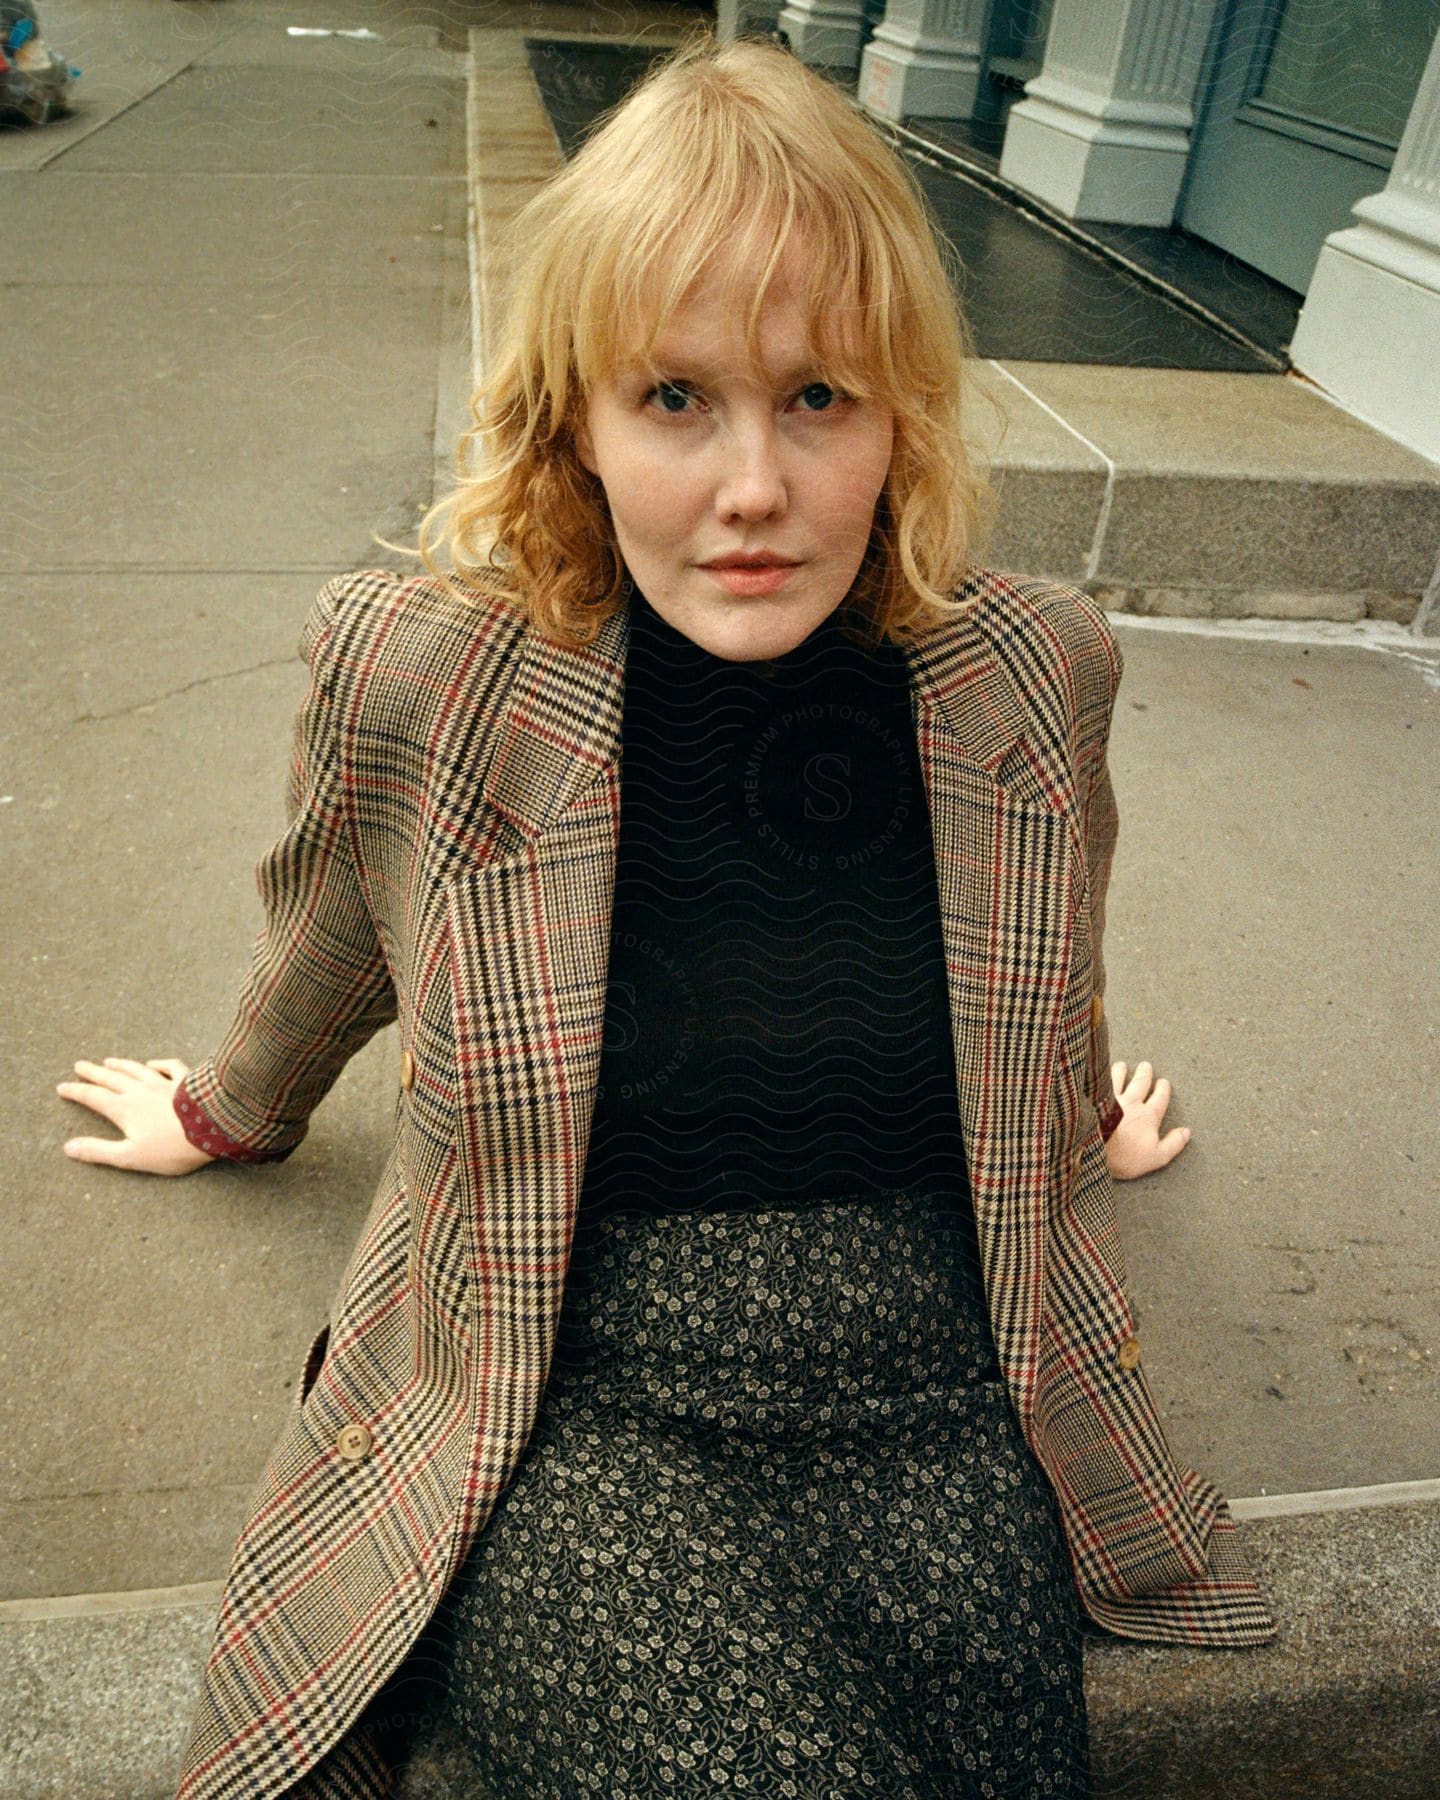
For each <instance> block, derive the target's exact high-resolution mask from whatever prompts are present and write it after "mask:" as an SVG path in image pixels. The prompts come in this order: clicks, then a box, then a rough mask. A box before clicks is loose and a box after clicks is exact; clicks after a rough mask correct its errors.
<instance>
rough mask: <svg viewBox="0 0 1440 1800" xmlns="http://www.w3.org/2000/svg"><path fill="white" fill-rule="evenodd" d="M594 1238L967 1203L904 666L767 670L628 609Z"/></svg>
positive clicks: (929, 848)
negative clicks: (851, 1207)
mask: <svg viewBox="0 0 1440 1800" xmlns="http://www.w3.org/2000/svg"><path fill="white" fill-rule="evenodd" d="M620 792H621V803H620V845H619V858H618V865H617V870H616V887H615V905H614V917H613V922H612V933H611V945H610V971H609V989H608V994H607V1000H606V1015H605V1033H604V1040H603V1048H602V1053H601V1062H600V1081H599V1091H598V1096H597V1100H596V1108H595V1115H594V1120H593V1123H592V1127H591V1133H590V1144H589V1151H588V1155H587V1159H586V1169H585V1183H584V1191H583V1193H582V1196H581V1215H582V1219H583V1218H584V1217H587V1216H588V1217H591V1218H593V1217H595V1216H596V1215H597V1214H598V1213H601V1212H604V1211H609V1210H613V1209H617V1208H624V1209H626V1210H630V1209H634V1208H637V1207H638V1208H644V1209H676V1210H680V1209H695V1208H716V1207H721V1208H735V1207H744V1208H758V1207H762V1206H775V1205H782V1206H784V1205H794V1204H797V1203H803V1202H805V1201H807V1200H810V1199H818V1198H834V1197H839V1196H845V1195H858V1194H867V1193H873V1192H875V1191H876V1190H880V1189H891V1190H894V1189H908V1190H911V1191H917V1192H918V1191H925V1192H931V1193H934V1192H937V1191H950V1192H953V1193H954V1194H956V1196H957V1197H958V1198H961V1199H964V1200H965V1202H966V1203H965V1204H964V1205H963V1206H962V1207H961V1209H960V1210H961V1212H962V1214H963V1215H964V1216H965V1217H967V1218H968V1216H969V1213H970V1207H969V1204H968V1182H967V1178H966V1172H965V1153H964V1146H963V1141H962V1138H961V1130H960V1116H959V1107H958V1102H957V1096H956V1085H955V1061H954V1051H953V1048H952V1042H951V1030H950V1010H949V1002H948V996H947V989H946V979H945V962H944V953H943V948H942V941H941V933H940V914H939V902H938V895H937V891H936V884H935V858H934V849H933V845H932V841H931V835H930V822H929V812H928V807H927V804H926V797H925V789H924V783H923V778H922V775H921V769H920V760H919V753H918V749H917V746H916V742H915V729H914V725H913V722H912V719H911V713H910V684H909V676H908V669H907V665H906V661H905V656H904V652H903V651H902V650H901V649H900V648H899V647H898V646H897V645H894V644H889V643H886V644H881V645H879V646H877V647H874V648H865V647H862V646H860V645H859V644H857V643H856V642H854V641H853V640H852V639H851V638H850V637H849V636H848V635H847V634H846V632H845V630H844V628H843V626H842V624H841V620H840V616H839V614H832V615H831V617H830V618H828V619H827V620H825V621H824V622H823V623H822V624H821V625H820V626H819V627H818V628H817V629H816V631H814V632H813V633H812V634H811V636H810V637H809V638H807V639H806V640H805V642H804V643H802V644H800V645H799V646H798V647H797V648H796V649H794V650H792V651H790V652H788V653H787V654H786V655H784V656H779V657H775V658H772V659H769V660H767V661H764V662H751V663H735V662H727V661H725V660H724V659H723V658H720V657H717V656H714V655H712V654H711V653H710V652H709V651H707V650H705V649H702V648H701V647H700V646H699V645H698V644H695V643H693V642H692V641H691V640H690V639H689V638H687V637H685V636H684V635H683V633H681V632H679V631H677V630H675V628H674V627H673V626H671V625H669V624H667V623H666V621H665V620H664V619H662V618H661V617H660V615H659V614H658V613H657V612H656V611H655V610H654V608H653V607H652V606H651V605H650V604H649V602H648V601H646V600H645V599H644V597H643V596H642V595H640V594H638V593H636V594H635V595H634V597H633V599H632V602H631V635H630V647H629V660H628V665H627V669H626V681H625V696H624V713H623V720H622V735H621V783H620Z"/></svg>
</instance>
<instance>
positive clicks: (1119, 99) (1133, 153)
mask: <svg viewBox="0 0 1440 1800" xmlns="http://www.w3.org/2000/svg"><path fill="white" fill-rule="evenodd" d="M1216 5H1217V0H1055V11H1054V14H1053V16H1052V18H1051V21H1050V35H1049V38H1048V39H1047V41H1046V44H1045V62H1044V66H1043V67H1042V68H1041V70H1040V73H1039V74H1038V75H1037V76H1036V77H1035V79H1034V80H1033V81H1030V82H1027V83H1026V86H1025V98H1024V99H1023V100H1021V101H1019V102H1018V103H1017V104H1016V105H1015V106H1013V107H1012V108H1011V109H1010V117H1009V119H1008V120H1007V122H1006V128H1005V148H1004V151H1003V153H1002V155H1001V158H1000V173H1001V174H1002V175H1003V176H1004V177H1005V178H1006V179H1007V180H1009V181H1013V182H1014V183H1015V184H1016V186H1017V187H1022V188H1024V189H1025V190H1026V192H1027V193H1031V194H1034V195H1036V196H1037V198H1039V199H1041V200H1044V201H1046V202H1047V203H1048V204H1049V205H1051V206H1053V207H1055V208H1057V210H1059V211H1060V212H1063V213H1065V214H1066V215H1067V216H1068V217H1069V218H1072V219H1110V220H1114V221H1116V222H1118V223H1124V224H1129V225H1168V224H1170V223H1171V221H1172V220H1173V218H1174V216H1175V202H1176V199H1177V198H1178V196H1179V193H1180V181H1181V178H1182V176H1183V175H1184V173H1185V160H1186V158H1187V157H1188V156H1189V154H1190V133H1191V130H1192V128H1193V127H1194V124H1195V90H1196V87H1197V85H1198V83H1199V80H1200V70H1201V65H1202V63H1203V61H1204V57H1205V44H1206V40H1207V38H1208V37H1209V34H1210V25H1211V21H1212V20H1213V18H1214V14H1215V9H1216Z"/></svg>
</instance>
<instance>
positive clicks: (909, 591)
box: [418, 38, 991, 647]
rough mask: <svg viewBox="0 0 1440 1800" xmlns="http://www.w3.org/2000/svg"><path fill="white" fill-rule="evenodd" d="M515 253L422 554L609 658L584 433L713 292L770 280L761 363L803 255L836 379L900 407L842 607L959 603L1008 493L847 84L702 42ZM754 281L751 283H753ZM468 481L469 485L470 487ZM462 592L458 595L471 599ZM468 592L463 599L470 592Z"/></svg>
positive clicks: (687, 50) (605, 135) (619, 116)
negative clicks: (714, 280) (678, 319)
mask: <svg viewBox="0 0 1440 1800" xmlns="http://www.w3.org/2000/svg"><path fill="white" fill-rule="evenodd" d="M514 229H515V234H516V239H515V241H516V244H517V245H518V246H520V247H521V248H520V256H519V262H518V267H517V269H516V273H515V277H514V281H513V285H512V287H511V290H510V295H509V303H508V316H507V320H506V325H505V329H504V333H503V336H502V339H501V341H500V343H499V345H498V346H497V352H496V354H495V357H494V360H493V364H492V367H491V369H490V371H489V373H488V375H487V377H486V379H485V380H484V382H483V385H482V386H481V387H480V389H479V390H478V392H477V393H476V394H475V395H474V397H473V400H472V403H471V410H472V414H473V417H474V420H475V424H474V427H473V429H472V430H470V431H468V432H467V433H466V434H465V436H464V437H463V438H462V440H461V445H460V458H459V485H458V486H457V487H456V489H455V490H454V491H453V492H452V493H451V494H449V495H448V496H446V498H444V499H443V500H441V501H440V502H439V503H438V504H437V505H436V506H434V507H432V508H431V509H430V511H429V512H428V513H427V514H426V515H425V517H424V518H423V519H422V521H421V523H420V528H419V539H418V541H419V550H418V554H419V555H420V556H421V557H422V558H423V560H424V562H425V564H426V566H427V568H429V569H430V570H431V572H432V573H434V574H436V575H438V576H439V577H440V578H441V579H442V580H444V581H446V585H447V586H450V587H452V590H454V584H453V582H451V581H449V580H448V578H447V575H446V572H445V571H443V570H442V569H440V568H439V567H438V565H437V563H436V562H435V560H434V558H433V555H432V550H433V547H434V546H435V544H436V543H438V542H443V543H445V544H446V546H447V547H448V550H449V554H450V558H451V561H452V564H453V569H454V573H455V574H457V575H459V576H461V577H462V578H465V579H467V580H468V581H470V582H471V583H472V584H478V585H483V586H486V587H490V588H493V587H495V585H496V576H497V574H498V576H499V585H500V587H501V588H502V590H503V591H505V592H506V593H507V594H508V596H509V597H510V598H511V599H512V600H513V602H514V603H515V604H516V605H517V606H519V607H520V608H521V609H522V610H523V611H524V612H525V613H526V614H527V615H528V616H529V618H530V619H531V620H532V622H533V623H534V624H535V625H536V626H537V627H538V628H539V629H540V631H541V632H542V633H543V634H544V635H545V636H547V637H550V638H552V639H555V640H557V641H559V642H560V643H562V644H565V645H567V646H569V647H578V646H580V645H582V644H585V643H588V642H591V641H592V640H593V639H594V637H595V635H596V633H597V631H598V630H599V628H600V625H601V623H602V622H603V621H604V620H606V619H608V618H609V617H610V616H611V614H612V613H613V612H614V611H615V610H616V608H617V607H619V606H620V605H622V604H623V602H624V597H625V570H624V566H623V564H622V562H621V559H620V552H619V549H618V547H617V545H616V541H615V536H614V531H613V528H612V527H611V524H610V520H609V515H608V511H607V509H606V505H605V497H604V491H603V489H602V487H601V485H600V483H599V481H598V479H597V478H596V477H595V476H594V475H592V474H590V473H589V471H588V470H586V469H585V467H584V466H583V465H582V463H581V462H580V459H579V455H578V452H577V448H576V441H575V433H576V428H577V425H578V424H579V423H580V422H581V420H582V419H583V417H584V411H585V408H586V406H587V404H588V396H589V394H590V393H591V392H592V391H593V388H594V386H595V384H596V383H597V382H600V381H604V380H605V379H607V378H608V377H609V376H610V375H612V374H613V373H614V372H615V371H616V370H617V369H618V368H619V367H620V366H621V365H622V364H624V363H627V362H632V361H643V360H644V358H645V356H646V353H647V352H648V350H649V349H650V348H651V347H652V346H653V345H654V343H655V341H656V340H657V338H658V337H659V336H660V335H661V333H662V332H663V331H664V329H665V326H666V322H667V320H668V318H669V316H670V315H671V313H672V312H673V311H674V309H675V308H676V307H677V306H678V305H679V304H680V302H681V301H682V300H684V299H685V297H686V295H687V294H688V293H689V292H690V291H691V289H692V288H693V287H694V285H695V284H696V282H697V281H698V280H699V279H700V278H701V277H702V275H705V276H709V275H711V274H713V273H714V272H715V271H716V270H717V268H718V270H719V271H720V275H721V279H724V272H725V271H726V270H729V271H731V273H732V278H733V276H734V274H735V273H737V272H738V273H739V274H740V275H741V277H742V278H743V276H744V272H745V271H753V270H755V269H756V268H758V269H760V270H761V272H762V273H761V276H760V279H759V281H758V283H756V284H755V285H754V287H753V288H752V289H751V290H750V291H749V293H748V296H747V297H746V298H747V306H748V310H747V332H748V335H749V341H750V344H751V347H752V350H753V349H754V347H755V344H756V341H757V332H758V326H759V319H760V314H761V310H762V307H763V305H764V302H765V297H766V293H767V291H768V289H769V287H770V285H771V283H772V282H773V280H774V279H775V276H776V271H777V268H778V266H779V264H780V261H781V258H782V256H783V254H784V252H785V249H786V246H787V245H788V244H790V243H792V242H798V243H799V245H800V246H801V247H802V249H803V251H804V254H803V255H802V256H801V257H799V258H794V259H791V263H792V265H793V264H794V263H797V262H798V263H799V264H800V265H801V269H802V273H801V277H800V279H801V287H800V289H799V298H800V301H801V304H802V305H804V306H805V307H806V309H807V313H808V318H809V322H810V335H811V342H812V347H813V348H814V349H815V351H816V354H817V356H818V357H819V359H820V365H821V366H822V367H823V368H824V370H825V374H826V379H827V380H834V381H835V382H836V383H837V385H840V386H842V387H843V388H844V389H845V390H846V391H847V392H849V393H852V394H855V395H857V396H859V397H863V398H870V399H874V400H877V401H879V402H881V403H883V404H885V405H887V406H888V407H889V408H890V410H891V412H892V414H893V416H894V421H895V436H894V449H893V453H892V456H891V461H890V468H889V472H888V474H887V477H886V480H885V484H884V488H883V490H882V493H881V496H880V499H879V502H878V504H877V507H876V514H875V523H874V527H873V530H872V533H871V541H870V546H869V549H868V550H867V553H866V556H865V558H864V560H863V562H862V564H861V568H860V572H859V575H858V577H857V580H856V583H855V586H854V588H853V589H852V592H851V595H850V598H849V607H848V611H849V613H850V615H851V616H852V617H858V619H859V620H860V621H861V622H862V624H863V626H864V628H865V629H866V630H868V631H869V632H870V633H871V634H873V635H874V636H876V637H880V636H890V637H893V638H895V639H896V640H901V639H903V638H904V637H906V636H909V635H910V634H911V633H912V632H913V631H915V630H917V629H919V628H922V627H923V626H925V625H927V624H930V623H933V622H935V620H936V619H937V618H938V617H939V616H941V615H945V614H950V613H952V612H954V611H955V610H957V609H958V605H959V603H958V602H956V601H954V600H953V599H951V598H950V591H951V590H952V589H953V588H954V587H955V586H956V585H957V584H958V583H959V582H960V581H961V580H962V579H963V578H964V575H965V573H966V572H967V570H968V568H969V566H970V562H971V556H972V551H973V548H974V544H975V541H976V538H977V535H978V533H979V531H980V529H981V527H982V524H984V523H986V522H988V518H989V513H990V507H991V493H990V489H989V484H988V482H987V481H986V479H985V477H984V476H983V474H982V473H981V472H980V471H979V470H978V469H977V467H976V466H975V464H974V463H973V461H972V459H971V457H970V455H969V453H968V451H967V449H966V446H965V443H964V441H963V439H962V437H961V432H960V396H961V387H962V377H963V369H964V362H965V357H966V354H967V351H968V337H967V332H966V328H965V325H964V321H963V319H962V317H961V313H960V309H959V306H958V303H957V300H956V297H955V295H954V293H953V292H952V289H951V285H950V282H949V280H948V279H947V274H946V268H945V264H944V262H943V261H942V255H941V252H940V250H939V247H938V244H937V239H936V235H935V233H934V231H933V229H932V227H931V224H930V221H929V218H928V215H927V212H926V208H925V204H924V201H923V199H922V197H921V195H920V192H919V190H918V188H917V187H916V185H915V184H914V182H913V180H912V179H911V177H910V175H909V173H908V171H907V170H906V169H905V167H904V165H903V164H902V163H901V162H900V160H899V158H898V157H897V156H896V155H895V154H894V153H893V152H892V151H891V150H890V149H889V147H888V146H887V145H886V144H884V143H883V142H882V140H881V139H880V137H879V135H878V134H877V133H876V131H875V130H874V129H873V127H872V126H871V125H870V124H869V123H868V122H867V121H866V120H865V119H864V118H863V116H862V115H861V114H860V112H859V110H858V108H856V107H855V106H854V105H853V104H852V103H851V102H850V101H849V100H848V99H847V98H846V97H845V96H844V95H843V94H842V93H841V92H840V90H839V89H838V88H836V87H834V86H833V85H832V84H831V83H830V82H828V81H827V80H825V79H823V78H822V77H821V76H819V75H817V74H815V73H814V72H813V71H812V70H810V69H808V68H806V67H805V66H804V64H802V63H800V62H799V61H798V60H797V59H796V58H794V57H793V56H791V55H790V54H789V53H788V52H787V51H784V50H782V49H780V48H778V47H776V46H773V45H770V44H766V43H761V42H755V41H743V40H742V41H740V42H736V43H732V44H727V45H725V46H723V47H719V48H717V47H716V46H715V45H714V44H713V42H711V41H710V40H708V39H704V38H702V39H700V40H698V41H696V42H692V43H691V44H689V45H687V46H685V47H683V48H682V49H681V50H680V51H679V52H677V53H676V54H674V55H672V56H670V57H668V58H667V59H666V60H665V61H664V62H663V63H662V64H661V65H660V66H659V67H658V68H657V69H656V70H654V71H653V72H652V73H651V74H650V75H649V76H648V77H647V78H646V79H645V80H644V81H643V82H642V83H641V84H640V86H639V87H638V88H636V90H635V91H634V92H633V93H632V94H631V96H630V97H629V98H628V99H627V100H626V101H625V102H624V104H623V105H621V106H620V107H619V108H617V109H616V110H615V111H614V112H613V113H612V114H611V115H610V117H609V119H608V120H607V121H606V122H605V123H604V125H603V126H602V127H601V128H600V129H599V130H597V131H596V132H594V133H593V135H592V136H591V137H590V138H589V139H588V140H587V142H586V143H585V145H584V146H583V148H582V149H581V150H580V152H579V154H578V155H577V156H576V157H575V158H574V160H573V161H572V162H571V163H569V164H568V165H567V166H566V167H565V168H564V169H562V170H561V171H559V172H558V173H557V174H556V175H555V177H554V178H553V179H552V180H551V181H550V182H548V183H547V184H546V186H545V187H544V188H543V189H542V190H541V192H540V193H539V194H538V195H537V197H536V198H535V199H534V200H533V201H532V202H531V203H530V204H529V205H528V206H527V207H526V208H525V210H524V211H523V213H522V214H521V215H520V216H519V218H518V219H517V221H516V224H515V227H514ZM752 280H753V276H752ZM467 471H468V472H467ZM454 591H458V590H454ZM462 597H463V596H462Z"/></svg>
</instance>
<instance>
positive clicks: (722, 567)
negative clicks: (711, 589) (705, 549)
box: [700, 550, 800, 599]
mask: <svg viewBox="0 0 1440 1800" xmlns="http://www.w3.org/2000/svg"><path fill="white" fill-rule="evenodd" d="M700 567H701V568H702V569H703V570H704V571H705V573H706V574H707V575H708V576H709V577H710V578H711V580H712V581H714V582H716V583H718V585H719V586H720V587H721V588H723V589H724V591H725V592H726V593H727V594H734V595H736V596H737V597H739V598H747V599H748V598H751V597H753V596H755V595H757V594H773V593H775V592H776V591H777V590H778V589H780V588H782V587H784V585H785V583H786V582H787V581H789V579H790V577H791V576H792V575H793V574H794V573H795V571H796V570H797V569H798V568H799V567H800V564H799V563H798V562H796V561H795V560H794V559H793V558H791V557H788V556H781V555H779V554H778V552H776V551H773V550H753V551H731V552H730V553H729V554H728V555H726V556H715V557H712V558H711V559H710V561H709V562H703V563H701V564H700Z"/></svg>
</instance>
